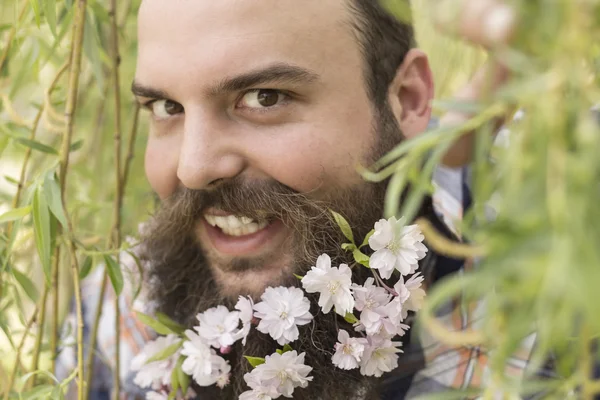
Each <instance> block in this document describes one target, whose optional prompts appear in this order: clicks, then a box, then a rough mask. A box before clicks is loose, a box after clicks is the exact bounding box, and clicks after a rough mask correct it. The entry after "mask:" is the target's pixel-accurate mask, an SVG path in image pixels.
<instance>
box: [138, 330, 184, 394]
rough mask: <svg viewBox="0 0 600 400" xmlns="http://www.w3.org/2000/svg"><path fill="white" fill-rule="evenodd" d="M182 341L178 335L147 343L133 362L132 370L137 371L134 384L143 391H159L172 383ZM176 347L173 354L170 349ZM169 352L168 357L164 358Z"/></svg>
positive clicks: (161, 337)
mask: <svg viewBox="0 0 600 400" xmlns="http://www.w3.org/2000/svg"><path fill="white" fill-rule="evenodd" d="M179 346H181V339H180V338H178V337H177V335H173V334H170V335H167V336H160V337H158V338H157V339H156V340H153V341H150V342H148V343H146V345H145V346H144V348H143V349H142V351H141V352H140V353H139V354H138V355H136V356H135V357H134V358H133V360H131V370H132V371H137V374H136V375H135V377H134V378H133V382H134V383H135V384H136V385H138V386H139V387H141V388H143V389H147V388H151V389H154V390H158V389H160V388H161V387H163V386H166V385H168V384H169V383H170V382H171V373H172V371H173V368H175V365H176V364H177V359H178V358H179V350H178V347H179ZM174 347H176V349H175V351H174V352H173V353H172V354H168V352H169V349H170V348H174ZM165 351H167V356H166V357H162V356H161V354H164V353H165Z"/></svg>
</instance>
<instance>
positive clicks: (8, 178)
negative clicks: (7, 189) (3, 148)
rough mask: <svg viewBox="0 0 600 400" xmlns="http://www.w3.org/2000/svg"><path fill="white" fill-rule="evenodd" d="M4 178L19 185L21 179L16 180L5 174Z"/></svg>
mask: <svg viewBox="0 0 600 400" xmlns="http://www.w3.org/2000/svg"><path fill="white" fill-rule="evenodd" d="M0 153H1V152H0ZM4 179H6V182H8V183H12V184H13V185H16V186H19V181H18V180H16V179H15V178H12V177H10V176H8V175H4Z"/></svg>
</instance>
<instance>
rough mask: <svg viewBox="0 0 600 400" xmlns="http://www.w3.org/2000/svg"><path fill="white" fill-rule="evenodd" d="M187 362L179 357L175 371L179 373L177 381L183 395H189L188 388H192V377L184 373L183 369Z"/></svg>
mask: <svg viewBox="0 0 600 400" xmlns="http://www.w3.org/2000/svg"><path fill="white" fill-rule="evenodd" d="M184 361H185V357H183V356H182V357H179V360H177V366H176V367H175V371H177V380H178V381H179V386H180V387H181V393H184V394H185V393H187V391H188V388H189V387H190V376H189V375H188V374H186V373H185V372H183V369H182V368H181V367H182V365H183V362H184Z"/></svg>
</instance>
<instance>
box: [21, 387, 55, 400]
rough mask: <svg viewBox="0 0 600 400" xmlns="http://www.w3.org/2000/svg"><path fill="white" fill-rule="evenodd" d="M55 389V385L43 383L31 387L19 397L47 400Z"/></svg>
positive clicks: (31, 399)
mask: <svg viewBox="0 0 600 400" xmlns="http://www.w3.org/2000/svg"><path fill="white" fill-rule="evenodd" d="M53 390H54V386H51V385H41V386H37V387H35V388H33V389H31V390H30V391H29V392H27V393H24V394H22V395H21V396H20V397H19V398H20V399H23V400H38V399H39V400H42V399H44V400H46V399H48V398H49V397H50V396H51V394H52V391H53Z"/></svg>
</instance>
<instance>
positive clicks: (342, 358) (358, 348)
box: [331, 329, 368, 369]
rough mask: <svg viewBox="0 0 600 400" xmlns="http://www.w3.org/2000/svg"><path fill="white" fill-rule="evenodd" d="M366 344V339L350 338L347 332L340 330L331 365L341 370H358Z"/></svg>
mask: <svg viewBox="0 0 600 400" xmlns="http://www.w3.org/2000/svg"><path fill="white" fill-rule="evenodd" d="M367 344H368V341H367V339H365V338H351V337H350V335H349V334H348V332H346V331H345V330H343V329H340V331H339V332H338V343H336V344H335V354H334V355H333V357H332V359H331V361H332V362H333V365H335V366H336V367H338V368H341V369H354V368H358V366H359V364H358V363H359V362H360V359H361V357H362V355H363V352H364V351H365V346H366V345H367Z"/></svg>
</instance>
